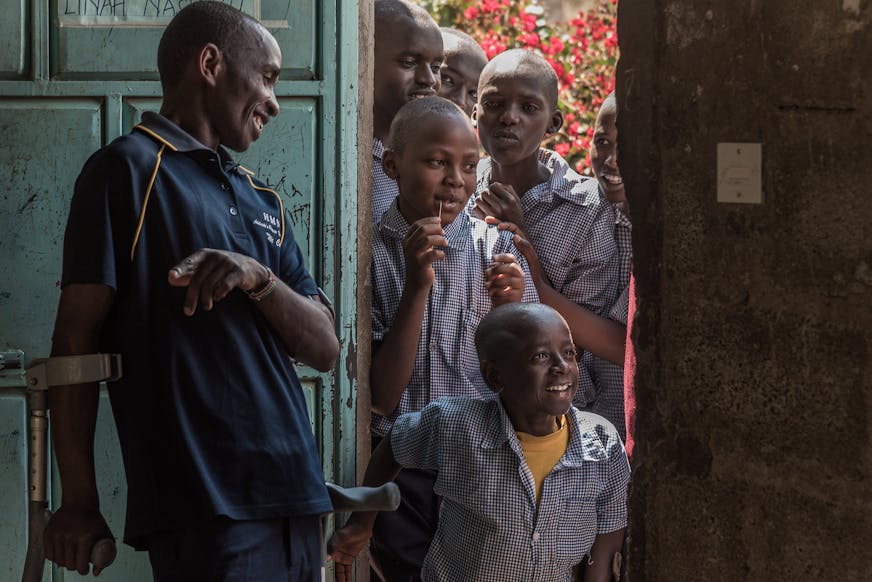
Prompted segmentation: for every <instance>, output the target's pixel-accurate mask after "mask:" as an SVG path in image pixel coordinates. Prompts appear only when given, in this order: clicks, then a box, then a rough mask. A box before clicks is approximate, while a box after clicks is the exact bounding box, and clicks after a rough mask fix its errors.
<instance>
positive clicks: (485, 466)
mask: <svg viewBox="0 0 872 582" xmlns="http://www.w3.org/2000/svg"><path fill="white" fill-rule="evenodd" d="M567 419H568V420H569V421H570V423H569V428H570V435H569V444H568V446H567V449H566V453H565V454H564V455H563V457H562V458H561V459H560V461H559V462H558V463H557V465H556V466H555V467H554V469H552V471H551V472H550V473H549V474H548V476H547V477H546V478H545V482H544V484H543V487H542V496H541V498H540V500H539V505H538V510H537V506H536V492H535V484H534V481H533V475H532V474H531V473H530V469H529V467H528V466H527V463H526V461H525V460H524V454H523V452H522V451H521V445H520V443H519V442H518V437H517V436H516V435H515V430H514V428H513V427H512V423H511V421H510V420H509V417H508V415H507V414H506V412H505V409H504V408H503V407H502V404H501V402H500V400H499V399H495V400H487V401H482V400H470V399H465V398H442V399H439V400H437V401H435V402H432V403H431V404H429V405H427V407H426V408H424V409H423V410H422V411H421V412H419V413H413V414H407V415H404V416H401V417H400V418H399V419H397V421H396V423H395V424H394V428H393V430H392V431H391V437H390V438H391V447H392V448H393V453H394V457H395V458H396V460H397V462H398V463H399V464H400V465H402V466H403V467H406V468H417V469H429V470H434V471H436V472H437V477H436V484H435V485H434V487H433V490H434V492H435V493H436V494H437V495H441V496H442V507H441V509H440V514H439V527H438V529H437V531H436V535H435V536H434V538H433V542H432V544H431V545H430V550H429V552H428V553H427V557H426V559H425V560H424V567H423V571H422V578H423V580H424V581H425V582H432V581H435V580H438V581H440V582H470V581H472V580H476V581H478V580H499V581H500V582H515V581H518V582H522V581H523V582H544V581H547V582H560V581H568V580H570V579H571V569H572V566H573V565H575V564H578V563H579V562H581V560H582V559H583V558H584V556H585V555H587V554H588V552H589V551H590V548H591V546H592V545H593V542H594V539H595V537H596V536H597V535H598V534H604V533H609V532H613V531H616V530H618V529H621V528H623V527H625V526H626V524H627V484H628V483H629V480H630V466H629V463H628V462H627V456H626V453H625V452H624V446H623V444H621V439H620V438H619V437H618V434H617V432H616V431H615V428H614V427H613V426H612V425H611V424H609V423H608V422H607V421H605V420H604V419H603V418H601V417H599V416H596V415H594V414H590V413H587V412H581V411H579V410H578V409H576V408H570V411H569V413H568V414H567Z"/></svg>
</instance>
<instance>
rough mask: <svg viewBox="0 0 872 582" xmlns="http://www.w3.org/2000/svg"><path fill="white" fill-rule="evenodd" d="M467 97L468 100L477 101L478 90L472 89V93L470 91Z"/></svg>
mask: <svg viewBox="0 0 872 582" xmlns="http://www.w3.org/2000/svg"><path fill="white" fill-rule="evenodd" d="M469 97H470V99H472V100H473V101H475V100H476V99H478V89H473V90H472V91H470V92H469Z"/></svg>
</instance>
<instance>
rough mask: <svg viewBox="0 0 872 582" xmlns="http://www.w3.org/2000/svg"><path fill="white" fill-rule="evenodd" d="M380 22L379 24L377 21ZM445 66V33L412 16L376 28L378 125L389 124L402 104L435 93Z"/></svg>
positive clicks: (374, 99) (375, 110)
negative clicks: (425, 24)
mask: <svg viewBox="0 0 872 582" xmlns="http://www.w3.org/2000/svg"><path fill="white" fill-rule="evenodd" d="M377 26H378V25H377ZM441 66H442V35H441V34H440V32H439V29H438V28H437V27H436V26H435V24H434V25H433V26H421V25H419V24H417V23H416V22H415V21H414V20H412V19H411V18H408V17H397V18H395V19H394V20H393V21H392V22H390V23H382V24H381V26H380V27H379V28H378V30H377V31H376V41H375V70H374V71H373V74H374V79H373V85H374V87H373V114H374V116H375V118H376V119H375V120H374V122H375V125H376V127H383V128H385V129H386V128H388V127H390V124H391V120H393V118H394V116H395V115H396V114H397V111H399V110H400V107H402V106H403V105H405V104H406V103H408V102H409V101H411V100H412V99H416V98H418V97H429V96H431V95H435V94H436V91H437V90H438V89H439V68H440V67H441Z"/></svg>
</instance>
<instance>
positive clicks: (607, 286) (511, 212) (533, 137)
mask: <svg viewBox="0 0 872 582" xmlns="http://www.w3.org/2000/svg"><path fill="white" fill-rule="evenodd" d="M473 119H474V120H475V122H476V123H477V125H478V133H479V138H480V139H481V144H482V147H483V148H484V150H485V151H486V152H487V153H488V155H489V157H488V158H485V159H483V160H482V161H481V162H480V163H479V166H478V185H477V194H476V196H475V198H474V203H472V204H470V211H471V212H472V213H473V214H474V215H476V216H479V217H481V218H485V217H487V220H488V221H491V222H499V223H502V224H501V226H500V228H505V229H509V230H511V231H512V232H514V233H516V235H517V236H516V239H515V243H516V244H520V239H522V238H523V239H525V240H527V241H529V243H530V244H531V246H532V249H533V250H534V251H535V254H536V255H537V256H538V261H539V264H540V265H541V268H540V269H539V272H538V273H537V272H535V271H534V272H533V275H534V283H535V285H536V288H537V291H538V293H539V295H540V298H541V301H542V302H543V303H546V304H548V305H551V306H552V307H554V308H555V309H557V310H558V311H559V312H560V314H561V315H563V317H564V318H566V319H567V321H568V322H569V325H570V328H571V329H572V330H573V337H574V338H575V341H576V342H577V344H578V346H579V347H581V348H583V349H584V350H587V351H589V352H594V353H597V354H598V355H602V356H604V357H609V356H610V355H611V354H612V352H613V351H615V350H611V351H610V349H609V348H610V346H611V345H612V343H611V342H609V341H608V340H609V338H610V337H611V336H603V335H602V334H608V333H609V332H612V335H615V336H616V337H617V336H618V333H619V332H618V331H616V330H615V329H609V328H608V326H602V325H597V323H601V322H599V321H598V318H597V317H596V316H605V315H607V314H608V311H609V309H610V308H611V306H612V305H613V304H614V302H615V300H616V299H617V296H618V293H619V291H620V290H619V289H618V272H619V260H618V253H617V247H616V244H615V236H614V218H613V212H612V208H611V206H610V204H609V203H608V201H607V200H606V199H605V198H604V196H603V195H602V193H601V192H600V189H599V186H598V184H597V181H596V180H595V179H593V178H588V177H585V176H581V175H580V174H578V173H577V172H575V171H574V170H573V169H572V168H570V167H569V165H568V164H567V163H566V161H565V160H564V159H563V158H562V157H560V155H559V154H557V153H556V152H553V151H549V150H545V149H542V148H541V147H540V145H539V144H540V143H541V141H542V139H543V138H544V137H545V136H546V135H547V134H549V133H554V132H556V131H557V130H559V129H560V127H561V125H562V124H563V115H562V114H561V112H560V111H559V110H558V108H557V76H556V75H555V73H554V70H553V69H552V68H551V66H550V65H549V64H548V63H547V62H546V61H545V60H544V59H543V58H542V57H541V56H539V55H537V54H536V53H533V52H531V51H527V50H521V49H517V50H511V51H506V52H504V53H502V54H500V55H497V56H496V57H494V58H493V60H491V61H490V62H489V63H488V64H487V66H485V68H484V70H483V71H482V73H481V78H480V80H479V87H478V103H477V104H476V106H475V110H474V111H473ZM521 250H524V249H521ZM532 267H533V265H532V264H531V268H532ZM537 275H538V276H537ZM620 339H623V337H622V336H621V337H620ZM618 351H620V350H618ZM620 356H621V357H623V354H622V353H621V354H620ZM581 372H582V376H581V390H580V391H579V392H580V393H579V396H578V400H577V403H578V404H585V403H589V402H591V401H592V400H593V399H594V397H595V390H594V386H593V383H592V382H591V379H590V377H589V375H588V372H587V369H586V368H582V370H581ZM609 420H612V421H613V422H617V420H618V419H617V418H614V419H612V418H610V419H609Z"/></svg>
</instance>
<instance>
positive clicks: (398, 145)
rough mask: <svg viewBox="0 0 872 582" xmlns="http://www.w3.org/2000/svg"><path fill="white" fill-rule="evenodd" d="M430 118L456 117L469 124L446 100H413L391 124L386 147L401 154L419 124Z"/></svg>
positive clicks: (458, 108)
mask: <svg viewBox="0 0 872 582" xmlns="http://www.w3.org/2000/svg"><path fill="white" fill-rule="evenodd" d="M430 116H439V117H448V116H456V117H457V118H458V119H463V120H464V121H466V122H467V123H470V121H469V118H468V117H467V116H466V114H465V113H464V112H463V110H462V109H461V108H460V107H458V106H457V105H455V104H454V103H452V102H451V101H449V100H448V99H444V98H442V97H435V96H434V97H422V98H421V99H415V100H414V101H410V102H409V103H406V104H405V105H403V106H402V107H401V108H400V110H399V111H398V112H397V115H396V116H395V117H394V120H393V122H391V131H390V133H389V134H388V141H387V144H386V145H387V147H388V148H389V149H391V150H392V151H394V152H397V153H402V152H403V149H405V147H406V144H408V143H409V138H410V137H411V136H412V135H414V134H415V133H416V132H417V131H418V129H419V124H420V123H421V122H422V121H423V120H424V119H426V118H428V117H430ZM470 128H471V126H470Z"/></svg>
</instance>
